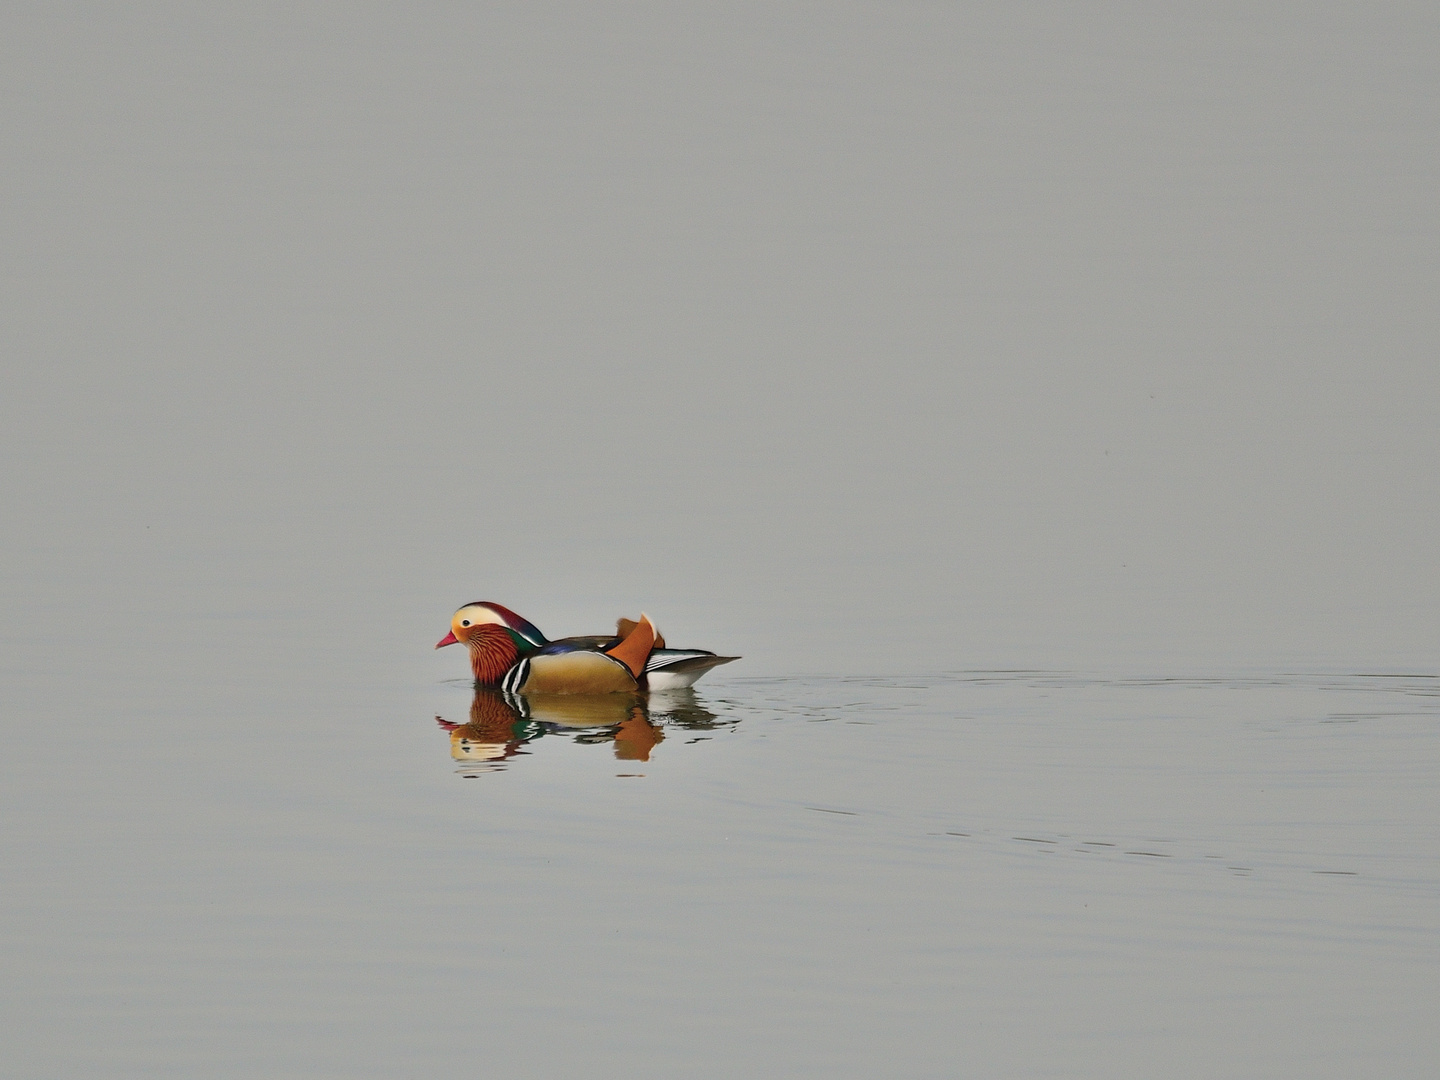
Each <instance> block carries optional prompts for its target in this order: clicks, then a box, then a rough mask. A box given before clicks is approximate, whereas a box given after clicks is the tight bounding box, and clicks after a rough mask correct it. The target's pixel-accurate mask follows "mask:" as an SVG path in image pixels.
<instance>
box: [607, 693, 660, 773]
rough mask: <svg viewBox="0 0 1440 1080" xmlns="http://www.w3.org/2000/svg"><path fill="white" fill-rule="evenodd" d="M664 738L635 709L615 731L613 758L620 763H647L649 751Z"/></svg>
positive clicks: (638, 709) (642, 713)
mask: <svg viewBox="0 0 1440 1080" xmlns="http://www.w3.org/2000/svg"><path fill="white" fill-rule="evenodd" d="M664 738H665V735H664V733H663V732H662V731H661V730H660V729H659V728H658V727H656V726H655V725H654V724H652V723H650V721H649V720H648V719H647V718H646V716H645V711H644V709H643V708H641V707H638V706H637V707H636V708H635V710H634V711H633V712H632V713H631V715H630V718H629V719H628V720H625V721H622V722H621V724H620V726H619V727H618V728H616V729H615V757H616V758H617V759H618V760H620V761H649V760H650V751H651V750H653V749H654V748H655V744H656V743H658V742H660V741H662V740H663V739H664Z"/></svg>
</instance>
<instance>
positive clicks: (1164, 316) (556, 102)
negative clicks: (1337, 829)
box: [0, 3, 1440, 673]
mask: <svg viewBox="0 0 1440 1080" xmlns="http://www.w3.org/2000/svg"><path fill="white" fill-rule="evenodd" d="M7 11H8V14H7V15H6V17H5V20H4V28H3V34H0V49H3V65H4V72H5V84H4V85H5V91H4V100H5V114H4V116H5V119H4V129H3V130H4V135H3V138H4V143H3V151H4V153H3V159H4V163H5V164H4V178H5V180H4V182H5V199H4V206H5V211H4V213H5V233H4V238H3V250H4V255H3V267H4V272H5V287H4V306H5V308H4V327H5V330H4V332H5V344H4V348H5V353H6V357H7V359H6V367H7V372H8V374H7V376H6V384H7V388H6V393H5V394H4V395H3V401H4V405H3V408H4V410H5V415H4V433H5V434H4V439H5V445H6V447H7V449H6V459H7V468H6V476H7V480H6V486H7V488H8V489H9V490H8V493H7V496H6V505H7V508H8V509H7V513H6V514H5V518H6V525H5V541H6V548H7V551H8V554H7V558H6V572H5V589H6V606H7V608H9V610H10V611H11V612H12V613H16V615H17V616H18V622H19V627H18V630H17V629H16V628H15V627H12V628H10V629H9V631H8V633H9V634H16V633H18V634H19V635H20V638H21V640H20V643H19V645H20V647H21V648H24V647H25V645H26V644H27V643H36V644H43V646H44V648H45V649H46V650H48V651H51V652H54V651H56V650H66V651H70V650H73V649H74V648H75V640H74V637H73V635H74V633H75V631H76V626H75V622H76V618H77V616H78V617H79V618H81V619H88V620H103V622H104V625H105V627H106V633H107V635H112V636H113V635H115V634H117V633H119V634H121V635H122V636H128V635H126V634H124V629H123V628H124V627H125V626H126V625H127V620H129V619H132V618H134V617H135V613H136V612H137V611H140V610H144V609H146V608H147V607H151V606H154V605H162V606H164V607H165V608H166V610H167V611H173V612H174V613H175V614H176V615H177V617H179V613H180V612H181V611H183V612H184V613H185V615H186V616H191V615H198V614H201V613H204V612H207V611H214V610H223V611H227V612H233V611H234V610H235V609H237V608H243V609H255V608H264V607H267V606H268V605H271V604H272V603H274V602H275V601H276V600H278V599H283V600H284V602H285V603H287V604H289V605H291V606H292V607H294V608H295V609H297V610H299V611H303V612H304V614H305V616H306V617H307V618H310V619H311V620H312V621H311V623H310V629H311V630H312V631H313V632H315V633H317V634H318V633H319V632H321V631H322V630H325V629H326V628H328V630H329V631H331V632H333V633H336V634H345V635H364V636H365V637H367V638H369V639H371V640H372V641H376V642H383V647H381V648H378V649H377V651H378V652H379V653H381V654H382V655H397V656H398V655H399V654H401V653H402V652H405V651H406V650H409V649H410V648H411V647H412V646H415V645H424V644H428V643H430V642H431V641H433V639H434V638H436V637H438V636H439V635H438V632H437V629H438V630H443V628H444V621H445V616H446V615H447V613H448V612H449V611H451V610H453V609H454V607H455V606H457V605H458V604H459V603H460V602H462V601H466V600H470V599H474V598H476V597H481V596H483V597H487V598H493V599H497V600H501V601H502V602H505V603H507V604H509V605H510V606H512V607H514V608H516V609H517V610H520V611H521V612H523V613H525V614H527V615H529V616H530V617H531V618H533V619H534V620H535V621H536V622H537V623H539V624H540V625H541V626H542V627H543V628H545V629H547V630H549V631H551V632H552V633H564V632H571V631H579V630H588V629H590V628H591V627H592V626H594V625H603V624H604V623H606V622H607V621H608V620H610V619H613V618H614V616H615V615H616V614H619V613H620V612H621V611H629V610H631V609H634V608H637V607H641V606H643V607H644V608H645V609H646V610H648V611H650V612H651V613H652V614H653V615H655V617H656V618H657V619H658V620H659V621H660V623H661V626H662V628H666V629H667V630H668V632H669V633H670V634H671V635H672V636H673V637H675V638H677V639H681V640H683V642H684V643H686V644H699V645H709V646H713V647H716V648H723V649H729V650H735V651H741V652H744V653H746V654H747V657H748V658H749V659H748V664H749V670H750V671H752V672H765V673H787V672H795V671H834V672H844V671H852V670H857V669H859V670H866V671H870V670H892V669H932V668H936V667H970V666H984V665H987V664H1006V665H1013V666H1034V665H1038V664H1052V665H1053V664H1077V663H1113V662H1118V663H1121V664H1129V663H1131V662H1134V661H1143V660H1145V659H1147V658H1154V659H1156V660H1157V661H1158V662H1162V663H1166V664H1171V665H1174V664H1178V665H1181V666H1189V665H1194V664H1203V663H1206V662H1223V663H1231V662H1235V661H1237V660H1238V661H1243V662H1247V663H1251V662H1253V663H1269V662H1278V663H1318V664H1331V663H1333V664H1339V665H1342V666H1344V665H1356V666H1361V667H1367V666H1377V665H1379V666H1392V665H1398V666H1415V665H1419V666H1421V667H1422V668H1425V669H1427V670H1428V669H1429V668H1431V667H1433V665H1434V661H1435V657H1436V651H1435V650H1436V633H1437V624H1440V615H1437V611H1440V574H1436V573H1435V572H1434V569H1433V567H1434V553H1435V549H1436V542H1435V537H1436V535H1437V529H1440V479H1437V477H1440V428H1437V425H1436V424H1435V423H1434V413H1435V406H1436V402H1437V395H1440V364H1437V363H1436V346H1437V340H1440V304H1437V303H1436V302H1435V298H1436V296H1437V284H1440V282H1437V274H1440V259H1437V257H1436V250H1437V240H1440V237H1437V221H1436V205H1437V203H1436V199H1435V177H1436V175H1437V165H1440V140H1437V138H1436V131H1437V121H1440V116H1437V108H1440V84H1437V78H1436V76H1437V67H1440V59H1437V53H1436V50H1435V49H1434V42H1435V40H1437V37H1440V16H1437V13H1436V11H1435V9H1434V7H1433V6H1432V5H1428V4H1419V3H1416V4H1390V5H1381V6H1378V7H1365V8H1357V7H1356V6H1354V5H1350V4H1306V5H1290V4H1286V5H1279V4H1271V5H1254V4H1243V5H1242V4H1235V5H1213V4H1207V5H1181V6H1169V7H1166V8H1164V9H1163V10H1157V9H1155V8H1154V6H1153V5H1146V4H1124V5H1122V4H1112V5H1101V6H1098V7H1097V6H1094V5H1068V4H1018V5H1017V4H953V5H946V4H884V5H880V4H873V5H866V4H814V5H811V4H796V3H787V4H781V5H774V4H753V5H747V4H723V5H688V4H653V5H651V4H620V5H607V4H601V5H594V4H583V5H551V4H543V3H541V4H529V3H527V4H499V5H486V6H483V7H477V6H473V5H462V4H454V5H445V4H438V5H437V4H407V5H404V6H403V7H399V6H397V7H394V8H387V7H383V6H371V5H320V4H300V5H289V4H244V3H237V4H226V5H213V6H207V7H200V6H195V5H155V4H129V5H123V6H114V5H74V4H63V3H61V4H55V3H46V4H43V5H41V4H15V5H10V6H9V7H8V8H7ZM317 613H318V614H317ZM321 616H323V617H321ZM92 625H93V623H92ZM8 640H11V641H12V642H13V640H14V639H13V638H10V639H8ZM10 647H11V648H14V647H15V645H14V644H12V645H11V646H10ZM441 657H443V658H444V659H445V660H453V657H448V656H446V655H445V654H441ZM429 660H430V658H429V657H424V658H423V662H426V663H428V662H429ZM448 667H449V665H445V664H443V663H441V662H440V659H439V658H437V667H436V668H435V670H441V669H442V668H443V669H445V670H448Z"/></svg>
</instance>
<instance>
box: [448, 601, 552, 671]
mask: <svg viewBox="0 0 1440 1080" xmlns="http://www.w3.org/2000/svg"><path fill="white" fill-rule="evenodd" d="M545 643H546V641H545V635H544V634H542V633H540V631H539V630H538V629H536V627H535V625H534V624H533V623H530V622H527V621H526V620H524V619H522V618H521V617H520V616H519V615H516V614H515V612H513V611H511V610H510V609H509V608H507V607H502V606H501V605H500V604H492V603H490V602H489V601H488V600H476V601H475V602H473V603H470V604H466V605H465V606H464V607H462V608H461V609H460V610H459V611H457V612H455V615H454V617H453V618H451V620H450V632H449V633H448V634H446V635H445V636H444V637H443V638H441V639H440V640H439V641H437V642H436V643H435V647H436V648H437V649H440V648H444V647H445V646H446V645H464V646H466V648H468V649H469V650H470V668H471V670H472V671H474V673H475V681H476V682H477V683H482V684H484V685H486V686H493V685H495V684H496V683H498V682H499V681H500V678H501V676H503V675H504V674H505V672H507V671H509V670H510V668H511V667H512V666H513V665H514V664H515V662H516V661H517V660H519V659H520V658H521V657H522V656H525V655H527V654H528V653H532V652H534V651H535V650H536V649H538V648H540V647H541V646H543V645H544V644H545Z"/></svg>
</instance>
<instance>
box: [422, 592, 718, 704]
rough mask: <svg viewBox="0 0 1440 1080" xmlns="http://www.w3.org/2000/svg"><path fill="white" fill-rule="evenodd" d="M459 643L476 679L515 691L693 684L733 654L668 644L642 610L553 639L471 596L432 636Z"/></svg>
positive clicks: (609, 689) (606, 690)
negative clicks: (607, 625) (610, 626)
mask: <svg viewBox="0 0 1440 1080" xmlns="http://www.w3.org/2000/svg"><path fill="white" fill-rule="evenodd" d="M446 645H464V646H465V647H466V648H467V649H468V650H469V652H470V670H471V671H473V672H474V673H475V684H476V685H477V686H496V687H499V688H500V689H501V690H505V691H508V692H510V693H515V694H610V693H620V692H627V691H628V692H630V693H634V692H635V691H637V690H676V689H680V688H683V687H686V686H692V685H694V683H695V680H697V679H699V678H700V676H702V675H704V674H705V672H707V671H709V670H710V669H711V668H713V667H718V666H719V665H721V664H728V663H730V662H731V661H732V660H738V659H740V658H739V657H738V656H717V655H716V654H715V653H713V652H707V651H706V650H704V649H671V648H667V647H666V645H665V639H664V638H663V637H661V636H660V634H659V632H658V631H657V630H656V629H655V625H654V623H652V622H651V621H650V618H649V616H648V615H644V614H641V616H640V618H639V620H638V621H631V620H630V619H621V620H619V622H617V623H616V625H615V633H614V634H611V635H605V634H597V635H590V636H584V637H568V638H560V639H558V640H556V641H551V640H549V639H548V638H546V636H545V635H544V634H542V633H541V632H540V631H539V629H538V628H537V627H536V626H535V624H534V623H532V622H529V621H527V620H526V619H523V618H521V617H520V616H519V615H517V614H515V612H513V611H511V610H510V609H509V608H507V607H504V606H502V605H500V604H495V603H491V602H490V601H488V600H476V601H475V602H474V603H470V604H466V605H465V606H464V607H462V608H461V609H460V610H459V611H457V612H455V615H454V617H453V618H452V619H451V620H450V632H449V633H448V634H446V635H445V636H444V637H443V638H441V639H440V640H439V641H438V642H436V644H435V647H436V648H437V649H439V648H443V647H444V646H446Z"/></svg>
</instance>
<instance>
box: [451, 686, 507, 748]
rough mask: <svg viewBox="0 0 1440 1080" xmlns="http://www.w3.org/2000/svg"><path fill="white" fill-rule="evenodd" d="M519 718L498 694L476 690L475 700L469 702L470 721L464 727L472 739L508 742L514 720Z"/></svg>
mask: <svg viewBox="0 0 1440 1080" xmlns="http://www.w3.org/2000/svg"><path fill="white" fill-rule="evenodd" d="M519 719H520V714H519V713H517V712H516V711H515V710H514V709H513V708H511V707H510V705H509V703H508V702H506V700H505V699H504V698H503V697H501V696H500V695H499V694H497V693H494V692H491V693H488V694H484V693H480V692H479V691H477V692H476V694H475V700H474V701H472V702H471V703H470V723H468V724H466V725H465V729H466V733H467V734H468V735H469V736H470V737H471V738H472V739H478V740H479V741H481V742H509V741H510V739H511V738H512V736H513V733H514V731H515V721H516V720H519ZM457 730H458V729H457Z"/></svg>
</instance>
